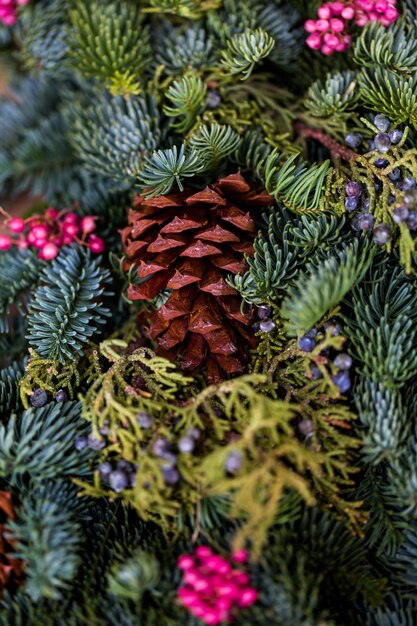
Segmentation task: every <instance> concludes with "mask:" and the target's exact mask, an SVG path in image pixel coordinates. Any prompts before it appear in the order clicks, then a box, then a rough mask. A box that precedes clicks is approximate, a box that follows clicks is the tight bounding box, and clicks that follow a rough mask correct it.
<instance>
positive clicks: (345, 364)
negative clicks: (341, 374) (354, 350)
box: [334, 352, 353, 370]
mask: <svg viewBox="0 0 417 626" xmlns="http://www.w3.org/2000/svg"><path fill="white" fill-rule="evenodd" d="M352 363H353V361H352V357H351V356H349V355H348V354H345V353H344V352H342V353H341V354H338V355H337V357H336V358H335V360H334V364H335V366H336V367H337V368H338V369H340V370H348V369H350V368H351V367H352Z"/></svg>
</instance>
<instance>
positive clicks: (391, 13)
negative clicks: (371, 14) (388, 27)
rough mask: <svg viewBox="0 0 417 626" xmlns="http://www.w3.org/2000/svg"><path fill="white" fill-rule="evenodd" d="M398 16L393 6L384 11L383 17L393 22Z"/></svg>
mask: <svg viewBox="0 0 417 626" xmlns="http://www.w3.org/2000/svg"><path fill="white" fill-rule="evenodd" d="M397 17H398V11H397V9H396V8H395V7H389V8H388V9H387V10H386V11H385V18H386V19H387V20H390V22H395V20H396V19H397Z"/></svg>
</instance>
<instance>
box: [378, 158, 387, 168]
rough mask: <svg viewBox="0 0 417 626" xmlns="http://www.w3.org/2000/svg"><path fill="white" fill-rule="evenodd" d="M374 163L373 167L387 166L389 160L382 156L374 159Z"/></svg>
mask: <svg viewBox="0 0 417 626" xmlns="http://www.w3.org/2000/svg"><path fill="white" fill-rule="evenodd" d="M374 165H375V167H379V168H380V169H382V168H384V167H387V165H389V161H388V160H387V159H384V158H380V159H375V161H374Z"/></svg>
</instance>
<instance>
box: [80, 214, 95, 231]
mask: <svg viewBox="0 0 417 626" xmlns="http://www.w3.org/2000/svg"><path fill="white" fill-rule="evenodd" d="M80 226H81V230H82V231H83V233H92V232H93V231H94V230H95V229H96V218H95V217H91V216H87V217H83V219H82V220H81V224H80Z"/></svg>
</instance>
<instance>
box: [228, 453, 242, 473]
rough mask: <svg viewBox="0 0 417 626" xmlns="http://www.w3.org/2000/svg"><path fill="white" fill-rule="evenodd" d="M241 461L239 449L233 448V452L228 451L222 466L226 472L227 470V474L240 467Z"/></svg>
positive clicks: (234, 471)
mask: <svg viewBox="0 0 417 626" xmlns="http://www.w3.org/2000/svg"><path fill="white" fill-rule="evenodd" d="M242 463H243V455H242V453H241V452H239V450H234V451H233V452H230V454H229V455H228V456H227V458H226V461H225V464H224V467H225V470H226V472H229V474H235V473H236V472H238V471H239V470H240V468H241V467H242Z"/></svg>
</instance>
